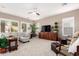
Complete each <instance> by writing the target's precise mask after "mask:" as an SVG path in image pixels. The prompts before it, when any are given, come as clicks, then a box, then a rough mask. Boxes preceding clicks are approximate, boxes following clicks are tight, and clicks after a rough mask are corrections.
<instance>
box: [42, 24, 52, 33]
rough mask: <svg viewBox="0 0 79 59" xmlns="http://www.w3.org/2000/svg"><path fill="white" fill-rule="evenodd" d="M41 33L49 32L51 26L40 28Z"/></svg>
mask: <svg viewBox="0 0 79 59" xmlns="http://www.w3.org/2000/svg"><path fill="white" fill-rule="evenodd" d="M42 32H51V26H50V25H44V26H42Z"/></svg>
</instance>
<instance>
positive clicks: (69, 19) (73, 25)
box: [62, 16, 75, 36]
mask: <svg viewBox="0 0 79 59" xmlns="http://www.w3.org/2000/svg"><path fill="white" fill-rule="evenodd" d="M71 20H72V21H71ZM67 22H68V24H70V25H71V27H72V28H73V34H74V31H75V18H74V16H73V17H68V18H63V19H62V35H63V36H69V35H68V34H65V33H64V27H65V26H66V25H64V24H65V23H67ZM68 24H67V27H69V26H68ZM73 34H72V35H73Z"/></svg>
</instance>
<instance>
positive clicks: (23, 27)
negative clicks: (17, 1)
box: [22, 23, 27, 32]
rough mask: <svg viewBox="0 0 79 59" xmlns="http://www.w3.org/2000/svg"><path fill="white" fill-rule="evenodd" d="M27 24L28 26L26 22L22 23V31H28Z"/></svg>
mask: <svg viewBox="0 0 79 59" xmlns="http://www.w3.org/2000/svg"><path fill="white" fill-rule="evenodd" d="M26 28H27V26H26V23H22V32H26V31H27V30H26Z"/></svg>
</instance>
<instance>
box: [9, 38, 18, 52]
mask: <svg viewBox="0 0 79 59" xmlns="http://www.w3.org/2000/svg"><path fill="white" fill-rule="evenodd" d="M8 42H9V47H8V49H9V52H11V51H14V50H17V49H18V43H17V38H14V37H10V38H8Z"/></svg>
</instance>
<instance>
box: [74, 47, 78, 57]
mask: <svg viewBox="0 0 79 59" xmlns="http://www.w3.org/2000/svg"><path fill="white" fill-rule="evenodd" d="M74 55H75V56H79V46H77V52H75V53H74Z"/></svg>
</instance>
